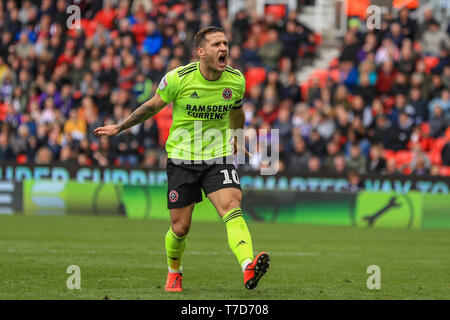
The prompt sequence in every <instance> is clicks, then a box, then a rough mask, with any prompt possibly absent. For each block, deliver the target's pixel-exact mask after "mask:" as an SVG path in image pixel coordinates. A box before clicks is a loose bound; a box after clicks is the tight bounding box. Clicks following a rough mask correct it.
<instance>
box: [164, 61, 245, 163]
mask: <svg viewBox="0 0 450 320" xmlns="http://www.w3.org/2000/svg"><path fill="white" fill-rule="evenodd" d="M244 91H245V78H244V76H243V75H242V73H241V72H240V71H239V70H237V69H233V68H232V67H230V66H227V67H226V69H225V71H224V72H223V73H222V75H221V76H220V78H219V79H217V80H214V81H211V80H207V79H205V78H204V77H203V75H202V74H201V72H200V68H199V62H193V63H190V64H188V65H186V66H183V67H179V68H176V69H174V70H172V71H170V72H168V73H167V74H166V75H165V76H164V77H163V78H162V79H161V82H160V84H159V87H158V89H157V90H156V93H157V94H158V95H159V96H160V97H161V99H162V100H163V101H164V102H166V103H170V102H173V115H172V117H173V123H172V126H171V128H170V131H169V137H168V139H167V142H166V151H167V153H168V157H169V158H172V159H183V160H209V159H213V158H218V157H224V156H229V155H231V152H232V150H231V144H230V139H231V135H230V132H229V130H228V129H229V112H230V111H231V110H232V109H233V108H240V107H242V99H243V97H244Z"/></svg>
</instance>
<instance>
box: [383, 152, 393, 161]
mask: <svg viewBox="0 0 450 320" xmlns="http://www.w3.org/2000/svg"><path fill="white" fill-rule="evenodd" d="M383 158H385V159H386V161H388V160H390V159H392V158H395V151H394V150H390V149H385V150H384V151H383Z"/></svg>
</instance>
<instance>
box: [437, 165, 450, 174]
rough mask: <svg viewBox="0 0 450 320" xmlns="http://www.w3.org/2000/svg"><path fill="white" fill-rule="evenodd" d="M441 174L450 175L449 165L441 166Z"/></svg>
mask: <svg viewBox="0 0 450 320" xmlns="http://www.w3.org/2000/svg"><path fill="white" fill-rule="evenodd" d="M439 174H440V175H441V176H446V177H450V167H449V166H442V167H440V168H439Z"/></svg>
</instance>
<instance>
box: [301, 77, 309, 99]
mask: <svg viewBox="0 0 450 320" xmlns="http://www.w3.org/2000/svg"><path fill="white" fill-rule="evenodd" d="M300 90H301V92H302V98H303V101H307V100H308V90H309V83H308V82H306V81H305V82H302V83H300Z"/></svg>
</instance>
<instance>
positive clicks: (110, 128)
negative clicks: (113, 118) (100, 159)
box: [94, 124, 119, 137]
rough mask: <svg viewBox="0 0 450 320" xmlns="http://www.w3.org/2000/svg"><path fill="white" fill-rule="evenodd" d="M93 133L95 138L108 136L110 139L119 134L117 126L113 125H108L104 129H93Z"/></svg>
mask: <svg viewBox="0 0 450 320" xmlns="http://www.w3.org/2000/svg"><path fill="white" fill-rule="evenodd" d="M94 133H95V134H96V135H97V136H108V137H112V136H115V135H117V134H119V126H118V125H115V124H110V125H107V126H104V127H98V128H95V129H94Z"/></svg>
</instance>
